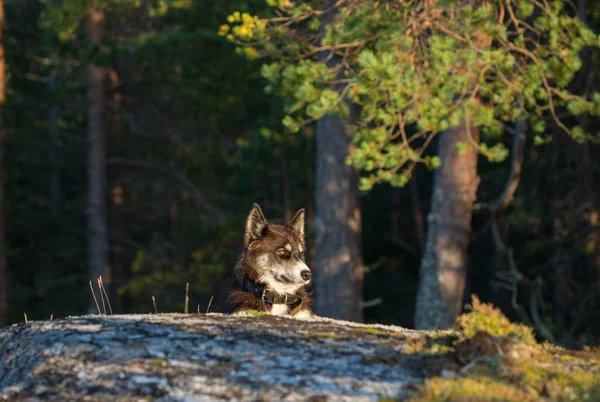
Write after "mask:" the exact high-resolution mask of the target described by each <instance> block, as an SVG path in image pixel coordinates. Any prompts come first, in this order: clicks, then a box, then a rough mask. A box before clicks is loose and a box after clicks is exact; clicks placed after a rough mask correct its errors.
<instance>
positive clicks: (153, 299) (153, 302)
mask: <svg viewBox="0 0 600 402" xmlns="http://www.w3.org/2000/svg"><path fill="white" fill-rule="evenodd" d="M152 304H153V305H154V313H155V314H158V309H157V308H156V299H155V298H154V295H152Z"/></svg>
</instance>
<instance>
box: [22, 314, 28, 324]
mask: <svg viewBox="0 0 600 402" xmlns="http://www.w3.org/2000/svg"><path fill="white" fill-rule="evenodd" d="M23 317H25V324H27V323H29V320H28V319H27V313H23Z"/></svg>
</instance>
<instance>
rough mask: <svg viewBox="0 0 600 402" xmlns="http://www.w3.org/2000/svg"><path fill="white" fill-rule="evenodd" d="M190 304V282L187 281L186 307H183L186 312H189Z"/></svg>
mask: <svg viewBox="0 0 600 402" xmlns="http://www.w3.org/2000/svg"><path fill="white" fill-rule="evenodd" d="M189 304H190V283H189V282H186V284H185V307H184V308H183V312H184V313H185V314H187V313H188V307H189Z"/></svg>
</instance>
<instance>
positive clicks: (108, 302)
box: [100, 276, 113, 315]
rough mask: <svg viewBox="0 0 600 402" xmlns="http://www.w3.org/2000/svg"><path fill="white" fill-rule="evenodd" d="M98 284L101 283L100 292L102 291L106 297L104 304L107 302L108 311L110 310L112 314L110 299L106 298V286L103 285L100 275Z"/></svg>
mask: <svg viewBox="0 0 600 402" xmlns="http://www.w3.org/2000/svg"><path fill="white" fill-rule="evenodd" d="M100 284H101V285H102V292H104V296H105V297H106V304H108V311H110V315H113V311H112V306H111V305H110V299H109V298H108V293H107V292H106V287H105V286H104V281H103V280H102V276H100Z"/></svg>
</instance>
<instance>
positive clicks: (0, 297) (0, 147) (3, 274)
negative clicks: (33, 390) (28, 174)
mask: <svg viewBox="0 0 600 402" xmlns="http://www.w3.org/2000/svg"><path fill="white" fill-rule="evenodd" d="M3 32H4V4H3V1H2V0H0V328H1V327H3V326H5V325H8V263H7V261H6V220H5V219H4V216H5V215H4V176H5V174H6V172H5V171H4V143H5V140H6V138H5V136H6V133H5V128H6V127H5V124H4V122H5V121H6V120H5V118H4V101H5V92H6V91H5V77H4V69H5V68H6V66H5V65H4V37H3Z"/></svg>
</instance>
